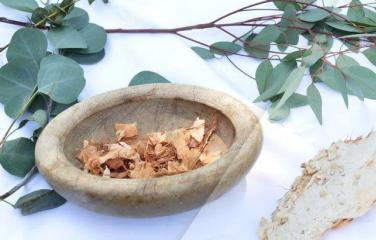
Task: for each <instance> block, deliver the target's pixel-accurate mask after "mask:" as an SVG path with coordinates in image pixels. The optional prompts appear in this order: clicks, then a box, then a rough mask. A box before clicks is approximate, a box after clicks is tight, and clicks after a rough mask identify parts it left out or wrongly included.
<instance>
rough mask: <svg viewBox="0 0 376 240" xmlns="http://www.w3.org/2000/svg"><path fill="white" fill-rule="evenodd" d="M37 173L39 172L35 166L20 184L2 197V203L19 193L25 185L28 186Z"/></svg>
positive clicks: (0, 197) (0, 198) (0, 199)
mask: <svg viewBox="0 0 376 240" xmlns="http://www.w3.org/2000/svg"><path fill="white" fill-rule="evenodd" d="M36 172H37V167H36V166H33V167H32V168H31V169H30V171H29V172H28V173H27V174H26V175H25V177H24V179H23V180H22V181H21V182H20V183H19V184H17V185H16V186H14V187H13V188H11V189H10V190H9V191H8V192H6V193H4V194H2V195H1V196H0V201H4V200H5V199H6V198H8V197H9V196H10V195H12V194H13V193H15V192H17V191H18V190H19V189H20V188H21V187H23V186H24V185H25V184H27V183H28V182H29V181H30V179H31V178H32V177H33V175H34V174H35V173H36Z"/></svg>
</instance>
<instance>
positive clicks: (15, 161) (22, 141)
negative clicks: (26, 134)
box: [0, 138, 35, 177]
mask: <svg viewBox="0 0 376 240" xmlns="http://www.w3.org/2000/svg"><path fill="white" fill-rule="evenodd" d="M34 148H35V144H34V142H32V141H31V140H30V139H27V138H17V139H14V140H10V141H6V142H5V143H4V145H3V147H2V148H1V150H0V164H1V166H2V167H3V168H4V169H5V170H6V171H7V172H8V173H10V174H12V175H15V176H18V177H23V176H25V175H26V174H27V173H28V172H29V171H30V169H31V168H32V167H33V166H34V162H35V159H34Z"/></svg>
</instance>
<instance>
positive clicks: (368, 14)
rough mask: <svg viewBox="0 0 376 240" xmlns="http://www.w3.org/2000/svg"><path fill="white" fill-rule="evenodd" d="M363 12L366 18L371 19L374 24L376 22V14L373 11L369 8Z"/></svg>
mask: <svg viewBox="0 0 376 240" xmlns="http://www.w3.org/2000/svg"><path fill="white" fill-rule="evenodd" d="M363 11H364V15H365V16H366V18H368V19H370V20H371V21H373V22H376V12H374V11H371V10H369V9H367V8H364V9H363Z"/></svg>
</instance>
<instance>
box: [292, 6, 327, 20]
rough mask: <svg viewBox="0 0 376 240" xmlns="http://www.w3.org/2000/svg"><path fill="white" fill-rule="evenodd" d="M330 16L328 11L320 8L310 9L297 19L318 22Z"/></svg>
mask: <svg viewBox="0 0 376 240" xmlns="http://www.w3.org/2000/svg"><path fill="white" fill-rule="evenodd" d="M329 16H330V12H328V11H325V10H323V9H320V8H314V9H310V10H308V11H305V12H303V13H302V14H300V15H299V19H300V20H303V21H306V22H318V21H321V20H323V19H324V18H327V17H329Z"/></svg>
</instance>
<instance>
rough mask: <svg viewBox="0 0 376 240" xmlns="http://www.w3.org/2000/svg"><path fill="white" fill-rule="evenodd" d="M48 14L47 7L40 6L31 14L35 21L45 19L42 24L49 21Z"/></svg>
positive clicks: (32, 19)
mask: <svg viewBox="0 0 376 240" xmlns="http://www.w3.org/2000/svg"><path fill="white" fill-rule="evenodd" d="M47 16H48V11H47V10H46V9H45V8H41V7H38V8H36V9H35V10H34V11H33V14H32V15H31V21H32V22H33V23H39V22H42V21H43V24H42V25H44V24H45V23H46V21H47V20H46V17H47ZM39 24H40V23H39Z"/></svg>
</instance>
